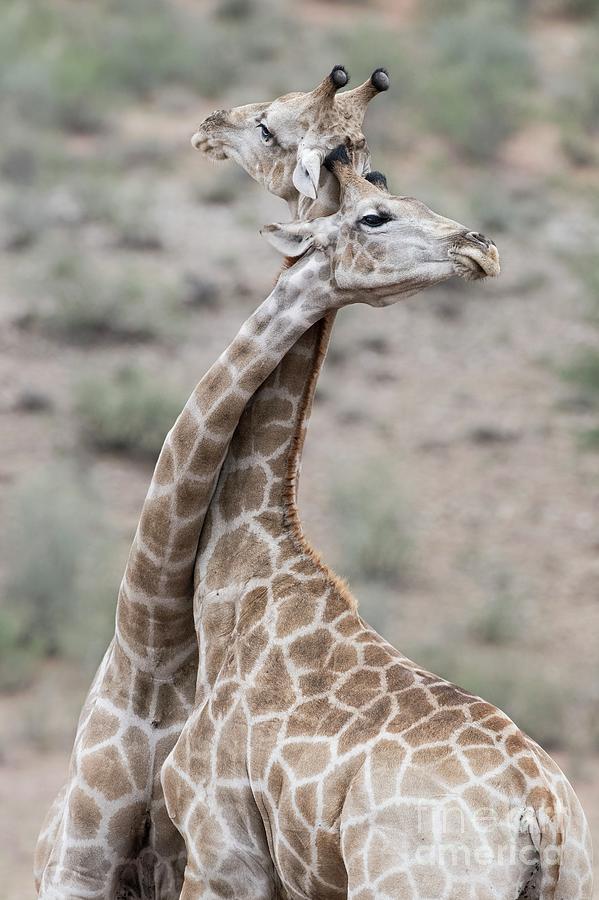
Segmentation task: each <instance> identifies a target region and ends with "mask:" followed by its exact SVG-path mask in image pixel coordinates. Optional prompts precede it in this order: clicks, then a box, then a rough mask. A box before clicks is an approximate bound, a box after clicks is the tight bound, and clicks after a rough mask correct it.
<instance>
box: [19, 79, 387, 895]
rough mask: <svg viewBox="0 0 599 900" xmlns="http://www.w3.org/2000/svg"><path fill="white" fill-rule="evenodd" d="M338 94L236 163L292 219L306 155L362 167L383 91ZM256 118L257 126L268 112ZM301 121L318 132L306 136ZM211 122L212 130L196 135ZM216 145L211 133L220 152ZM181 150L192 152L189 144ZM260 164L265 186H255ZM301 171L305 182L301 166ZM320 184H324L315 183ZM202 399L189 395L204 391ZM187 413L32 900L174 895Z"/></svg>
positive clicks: (194, 507) (194, 481) (193, 513)
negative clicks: (171, 811)
mask: <svg viewBox="0 0 599 900" xmlns="http://www.w3.org/2000/svg"><path fill="white" fill-rule="evenodd" d="M348 80H349V76H348V75H347V72H346V70H345V69H344V68H343V67H342V66H335V67H334V69H333V70H332V72H331V73H330V74H329V75H328V76H326V77H325V79H323V81H322V82H321V83H320V84H319V85H318V86H317V88H315V90H314V91H312V92H310V93H309V94H306V95H291V99H290V98H288V97H283V98H279V99H278V100H275V101H273V104H270V105H271V106H273V108H274V109H275V110H276V109H278V112H277V113H276V114H275V117H274V118H275V120H276V121H277V123H278V126H277V127H279V128H280V129H281V132H282V133H283V134H284V135H285V145H284V147H283V145H282V144H280V143H279V142H278V141H274V138H272V139H270V140H269V141H264V142H262V141H261V142H260V144H259V145H258V146H259V147H260V148H263V150H264V154H263V155H260V153H255V152H254V154H253V155H252V154H251V153H250V154H245V155H243V159H242V157H241V156H238V157H237V158H238V160H239V161H240V162H242V164H243V166H244V168H245V169H246V171H248V172H249V174H252V175H253V176H254V177H256V178H257V180H259V181H260V180H262V182H263V183H264V184H265V185H266V186H267V187H269V189H273V188H276V192H277V193H279V194H280V195H285V196H287V197H288V198H289V206H290V211H291V212H292V215H293V214H294V213H295V212H297V210H298V207H299V205H300V196H299V192H298V188H296V187H295V186H294V184H293V179H294V178H295V180H296V181H298V183H300V186H301V182H300V178H301V175H299V174H295V175H294V170H295V169H297V168H298V166H300V163H301V162H302V154H304V156H305V152H306V150H309V152H310V153H311V154H313V155H314V154H316V155H317V156H318V157H319V158H322V157H324V154H325V152H326V151H327V149H329V148H330V147H331V146H332V145H333V144H334V141H335V140H336V139H338V136H339V135H341V134H344V139H345V141H346V144H347V145H348V147H349V148H350V150H351V152H352V155H353V156H354V158H355V159H356V160H357V161H358V163H359V165H360V167H361V169H362V170H365V169H367V168H368V167H369V162H370V156H369V153H368V148H367V145H366V141H365V138H364V136H363V134H362V132H361V130H360V128H361V122H362V120H363V118H364V114H365V111H366V106H367V104H368V102H369V100H370V99H372V97H373V96H375V95H376V94H377V93H378V92H380V91H382V90H386V89H387V87H388V86H389V79H388V75H387V73H386V71H385V70H383V69H377V70H375V71H374V72H373V74H372V76H371V78H370V79H369V80H368V81H367V82H365V83H364V84H363V85H361V86H360V87H359V88H356V89H355V90H353V91H347V92H346V93H345V94H344V95H343V97H344V98H345V99H344V101H343V103H342V104H340V106H339V109H337V108H336V107H334V106H332V104H333V101H334V100H335V93H336V91H337V90H338V89H339V88H340V87H342V86H344V85H345V84H347V82H348ZM300 96H302V97H304V98H306V99H305V100H304V104H303V108H304V110H305V112H304V113H303V114H302V115H299V114H298V110H299V107H300V106H301V104H300V103H298V100H297V99H296V100H293V99H292V98H293V97H295V98H297V97H300ZM256 106H257V105H255V104H250V105H249V106H245V107H239V108H238V109H237V110H231V111H230V115H231V117H232V118H233V119H234V120H235V123H236V139H235V145H236V146H237V147H239V130H240V127H241V123H242V122H243V121H244V117H245V116H246V114H247V112H248V110H254V109H255V107H256ZM259 106H260V107H261V108H262V110H263V112H264V111H265V110H266V109H267V108H268V107H269V104H259ZM340 110H341V111H340ZM313 118H316V119H318V122H319V125H318V126H315V124H314V122H313V121H312V119H313ZM210 119H212V120H213V119H214V117H209V120H207V121H210ZM247 127H248V128H251V131H249V133H248V134H246V137H245V140H246V141H248V140H249V139H250V138H251V139H253V138H254V137H255V134H254V133H255V130H256V128H255V124H254V123H253V121H252V122H251V124H250V125H248V126H247ZM209 128H210V126H207V130H208V131H209ZM319 128H320V131H319ZM344 129H345V130H344ZM224 139H225V135H224V132H223V131H222V129H221V131H220V141H221V144H224ZM302 141H303V143H302ZM193 142H194V144H196V143H197V141H196V136H194V140H193ZM354 147H355V148H356V151H355V153H354V152H353V148H354ZM269 157H270V166H271V175H270V176H269V177H268V178H265V173H267V172H268V162H267V160H268V158H269ZM308 165H310V166H311V172H312V174H313V175H314V166H313V163H311V162H310V159H308ZM299 171H300V170H299V169H298V172H299ZM327 175H328V173H326V170H325V171H324V175H323V178H324V179H325V181H326V176H327ZM281 177H283V182H281ZM285 179H286V182H285ZM373 179H376V175H374V176H373ZM284 182H285V183H284ZM330 182H334V184H332V185H331V183H330ZM330 182H329V191H328V194H327V191H326V190H322V191H321V192H320V193H321V197H320V199H319V200H318V201H316V198H315V197H314V198H313V197H312V194H313V193H314V192H313V190H312V188H311V187H308V191H309V192H310V197H304V198H303V199H304V200H305V202H304V203H303V204H302V207H301V208H302V215H303V216H305V217H308V216H310V215H314V214H317V213H322V212H323V211H327V210H328V211H331V204H332V207H333V208H334V207H335V205H336V204H338V189H337V188H336V181H335V179H330ZM331 188H332V190H331ZM327 204H328V205H327ZM329 315H332V314H329ZM318 327H319V326H317V328H318ZM329 331H330V329H329ZM310 333H312V332H310ZM257 384H258V382H256V385H257ZM202 385H203V383H202V384H201V385H200V386H199V387H198V389H197V390H196V392H194V394H195V395H197V393H198V391H200V390H202V389H203V388H202ZM218 389H219V387H218V381H217V379H216V378H215V381H214V383H213V384H211V385H210V390H211V392H212V393H213V398H214V402H215V405H216V400H217V394H218ZM227 389H229V385H228V384H226V383H225V384H224V385H223V391H225V392H226V390H227ZM248 396H250V395H249V394H248ZM190 404H191V415H192V416H193V415H194V414H195V412H194V411H195V405H194V404H195V401H194V395H192V398H191V399H190V401H189V403H188V405H187V407H186V411H187V412H186V411H184V413H183V415H182V416H181V417H180V419H179V420H178V422H177V423H176V424H175V426H174V428H173V429H172V431H171V432H170V434H169V435H168V436H167V440H166V442H165V446H164V448H163V451H162V453H161V455H160V459H159V462H158V464H157V467H156V470H155V473H154V476H153V479H152V482H151V485H150V490H149V493H148V496H147V499H146V502H145V504H144V507H143V510H142V514H141V518H140V523H139V527H138V531H137V534H136V537H135V539H134V543H133V547H132V549H131V553H130V557H129V561H128V564H127V569H126V572H125V577H124V579H123V582H122V585H121V590H120V592H119V600H118V607H117V633H116V637H115V639H114V641H113V642H112V643H111V645H110V647H109V648H108V650H107V653H106V655H105V657H104V660H103V662H102V664H101V666H100V668H99V670H98V672H97V674H96V677H95V679H94V682H93V684H92V687H91V689H90V692H89V695H88V697H87V700H86V703H85V704H84V708H83V710H82V713H81V715H80V719H79V723H78V728H77V735H76V739H75V744H74V749H73V754H72V758H71V764H70V771H69V778H68V781H67V784H66V785H65V787H64V788H63V789H62V791H61V792H60V793H59V795H58V797H57V798H56V800H55V802H54V804H53V805H52V807H51V809H50V812H49V814H48V816H47V820H46V822H45V823H44V827H43V828H42V832H41V834H40V838H39V840H38V846H37V848H36V858H35V875H36V885H37V887H38V891H39V892H40V896H42V897H51V896H56V895H57V893H58V894H59V895H60V896H63V895H64V891H65V890H67V889H68V890H69V891H70V892H71V893H70V896H73V895H74V892H76V891H77V890H81V891H84V892H85V893H84V896H90V897H104V896H111V897H112V896H115V895H117V896H121V893H122V894H123V895H126V896H129V894H130V895H131V896H137V895H138V894H139V893H140V892H143V890H148V889H149V888H148V884H149V883H151V882H152V883H153V890H154V891H155V892H156V896H159V897H160V898H163V897H164V898H166V897H168V898H170V897H177V896H178V894H179V883H180V880H181V874H182V870H183V867H184V863H185V855H184V848H183V844H182V842H181V840H180V838H179V835H178V832H177V831H176V830H175V829H174V827H173V826H172V824H171V822H170V820H169V819H168V817H167V815H166V813H165V810H164V802H163V798H162V792H161V786H160V782H159V779H158V775H157V773H158V771H159V769H160V765H161V763H162V760H163V759H164V757H165V756H166V754H167V752H168V751H169V749H170V747H172V745H173V744H174V742H175V740H176V737H177V736H178V733H179V731H180V729H181V728H182V726H183V724H184V722H185V720H186V718H187V715H188V713H189V711H190V709H191V705H192V700H193V697H194V688H195V678H196V669H197V648H196V639H195V631H194V628H193V618H192V613H191V609H192V598H191V571H192V568H193V561H194V558H195V549H196V548H197V542H198V539H199V534H200V530H201V525H202V522H203V519H204V516H205V512H206V509H207V508H208V504H209V500H210V496H211V492H212V489H213V486H214V483H215V480H216V476H217V474H218V471H219V467H220V464H222V459H223V458H224V453H225V452H226V447H227V444H228V438H229V437H230V434H229V432H227V431H226V430H224V431H223V432H222V434H220V433H219V434H218V435H215V434H210V431H208V432H207V433H206V435H205V438H206V439H205V440H204V442H203V443H202V440H201V438H202V431H201V428H202V427H204V424H205V423H204V422H203V421H201V420H197V416H196V420H197V423H198V429H199V430H198V432H197V435H196V438H197V442H199V444H200V446H201V449H202V452H203V454H204V456H203V458H202V460H201V462H198V463H197V468H198V472H196V473H194V474H193V476H191V477H190V474H189V472H188V471H187V470H186V467H185V466H184V465H176V466H174V467H173V466H172V465H171V462H170V461H171V460H172V459H173V458H175V459H177V460H178V461H179V458H180V456H181V445H182V444H183V445H186V444H187V443H189V441H191V440H192V435H191V434H190V416H189V410H188V407H190ZM231 427H233V420H231ZM231 433H232V430H231ZM196 449H197V448H196ZM167 470H168V471H167ZM200 470H201V471H200ZM132 632H134V634H133V633H132ZM125 634H126V637H124V635H125ZM124 763H126V765H125V770H123V765H124ZM107 773H109V775H110V777H111V779H112V783H111V784H110V785H109V786H107V785H106V784H105V782H106V779H107V777H109V776H108V774H107ZM100 782H101V783H102V784H103V785H104V787H101V786H100ZM103 791H104V793H105V794H106V796H105V797H104V798H103V802H102V803H100V805H98V803H97V802H96V800H97V799H98V795H99V794H102V793H103ZM94 797H95V798H96V799H94ZM115 829H118V834H114V833H113V834H112V837H111V838H110V840H109V844H110V846H109V847H106V846H104V848H103V851H102V852H101V850H99V849H98V846H99V845H101V844H102V841H101V840H99V839H98V836H99V835H104V845H106V835H107V834H108V832H109V831H112V832H115ZM73 845H76V846H78V848H79V850H78V852H79V855H78V857H77V862H76V867H77V869H78V870H79V875H74V874H73V872H72V871H71V870H70V869H69V865H67V863H66V861H67V860H68V859H70V858H73V853H72V852H71V851H72V847H73ZM142 882H143V884H142ZM67 885H68V888H67ZM61 891H62V893H60V892H61ZM119 891H120V892H121V893H119ZM127 891H128V892H129V894H127V893H126V892H127Z"/></svg>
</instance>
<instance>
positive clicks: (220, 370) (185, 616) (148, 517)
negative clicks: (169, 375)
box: [117, 258, 332, 675]
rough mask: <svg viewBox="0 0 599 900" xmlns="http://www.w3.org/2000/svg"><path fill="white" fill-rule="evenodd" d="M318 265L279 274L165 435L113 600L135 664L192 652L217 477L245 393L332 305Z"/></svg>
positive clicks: (163, 665)
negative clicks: (197, 575)
mask: <svg viewBox="0 0 599 900" xmlns="http://www.w3.org/2000/svg"><path fill="white" fill-rule="evenodd" d="M322 265H323V263H322V260H321V259H320V260H318V259H314V258H311V259H306V260H303V261H302V262H300V263H298V264H296V266H295V267H294V268H293V272H291V271H290V272H288V273H284V275H283V276H282V277H281V278H279V280H278V281H277V284H276V285H275V288H274V290H273V291H272V293H271V294H270V296H269V297H268V298H267V299H266V300H265V301H264V303H263V304H262V305H261V306H260V307H259V308H258V309H257V310H256V312H255V313H253V315H252V316H250V318H249V319H248V320H247V322H246V323H245V324H244V325H243V326H242V328H241V330H240V331H239V333H238V335H237V337H236V338H235V339H234V341H233V342H232V343H231V345H230V346H229V347H228V348H227V350H226V351H225V352H224V353H223V354H222V355H221V357H220V358H219V359H218V360H217V362H216V363H215V364H214V366H212V367H211V369H210V370H209V371H208V373H207V374H206V375H205V376H204V378H203V379H202V381H201V382H200V383H199V385H198V386H197V387H196V389H195V391H194V392H193V394H192V395H191V397H190V399H189V401H188V402H187V404H186V406H185V409H184V410H183V412H182V414H181V416H180V417H179V419H178V420H177V422H176V423H175V425H174V426H173V429H172V430H171V432H170V433H169V435H168V436H167V439H166V441H165V444H164V447H163V449H162V451H161V453H160V456H159V459H158V463H157V466H156V470H155V472H154V476H153V478H152V483H151V485H150V490H149V492H148V495H147V497H146V500H145V503H144V506H143V510H142V514H141V518H140V522H139V526H138V529H137V532H136V535H135V539H134V542H133V546H132V549H131V553H130V556H129V560H128V563H127V568H126V572H125V576H124V578H123V582H122V585H121V589H120V592H119V600H118V605H117V643H118V644H119V646H120V647H121V648H122V649H124V650H125V653H126V655H127V656H128V657H129V658H131V659H132V661H133V662H134V664H136V665H137V666H138V667H140V668H143V669H145V670H147V671H150V672H153V673H156V671H160V672H162V673H163V674H166V675H168V673H169V672H171V671H174V670H176V669H177V668H178V667H179V666H180V665H181V664H182V663H183V662H184V661H185V660H187V659H189V657H190V656H191V655H192V654H193V653H195V652H196V646H197V644H196V639H195V632H194V625H193V612H192V600H191V598H192V593H193V567H194V561H195V558H196V553H197V548H198V540H199V536H200V533H201V531H202V526H203V524H204V520H205V517H206V512H207V510H208V508H209V506H210V501H211V499H212V495H213V492H214V488H215V485H216V481H217V478H218V475H219V472H220V470H221V466H222V464H223V462H224V460H225V457H226V454H227V449H228V447H229V443H230V441H231V438H232V436H233V434H234V432H235V429H236V427H237V424H238V422H239V419H240V416H241V415H242V413H243V410H244V408H245V406H246V404H247V403H248V401H249V399H250V398H251V397H252V396H253V395H254V393H255V392H256V391H257V390H258V388H259V387H260V385H261V384H262V383H263V382H264V380H265V379H266V378H267V377H268V376H269V375H270V374H271V373H272V371H273V370H274V369H275V368H276V366H277V365H278V363H279V362H280V360H281V359H282V358H283V356H284V355H285V354H286V353H287V351H288V350H289V349H290V348H291V347H293V345H294V344H295V342H296V341H298V339H299V338H300V337H301V336H302V334H304V332H305V331H306V330H307V329H308V328H310V326H311V325H313V324H314V322H316V321H318V319H320V318H322V316H323V315H324V314H325V313H326V312H327V311H328V310H329V309H330V308H331V306H332V303H331V296H330V288H329V285H328V283H327V281H326V280H322V279H321V278H318V277H312V278H309V276H310V275H313V276H317V274H318V271H319V270H320V269H321V268H322ZM311 268H314V270H315V271H314V272H310V271H308V270H310V269H311ZM306 284H309V286H310V287H309V289H307V290H306V289H305V285H306Z"/></svg>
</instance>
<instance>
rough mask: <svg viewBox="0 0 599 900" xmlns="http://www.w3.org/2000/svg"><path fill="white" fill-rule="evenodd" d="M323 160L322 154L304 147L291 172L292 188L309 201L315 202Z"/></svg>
mask: <svg viewBox="0 0 599 900" xmlns="http://www.w3.org/2000/svg"><path fill="white" fill-rule="evenodd" d="M323 158H324V154H323V153H321V152H320V151H318V150H311V149H308V148H307V147H305V148H303V149H302V150H300V152H299V154H298V160H297V165H296V167H295V169H294V170H293V184H294V187H295V188H296V190H298V191H299V193H300V194H303V195H304V196H305V197H309V198H310V200H316V194H317V193H318V182H319V181H320V168H321V166H322V161H323Z"/></svg>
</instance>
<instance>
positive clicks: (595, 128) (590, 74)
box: [560, 25, 599, 165]
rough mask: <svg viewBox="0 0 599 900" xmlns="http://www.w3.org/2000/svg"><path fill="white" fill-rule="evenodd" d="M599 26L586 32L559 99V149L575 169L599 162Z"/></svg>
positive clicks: (591, 27) (592, 27)
mask: <svg viewBox="0 0 599 900" xmlns="http://www.w3.org/2000/svg"><path fill="white" fill-rule="evenodd" d="M598 56H599V25H593V26H590V27H589V28H587V29H586V32H585V41H584V45H583V48H582V51H581V53H580V54H579V55H578V56H577V59H576V63H575V67H574V70H573V71H572V72H571V77H570V81H569V83H568V84H567V85H566V88H565V89H564V90H563V96H562V98H561V105H560V113H561V121H562V146H563V148H564V151H565V152H566V154H567V155H568V156H569V158H570V159H571V160H572V162H573V163H574V164H575V165H592V164H593V163H595V162H596V161H597V159H598V155H597V146H596V145H597V135H598V134H599V70H598V67H597V58H598Z"/></svg>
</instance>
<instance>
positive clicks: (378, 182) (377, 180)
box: [364, 172, 389, 191]
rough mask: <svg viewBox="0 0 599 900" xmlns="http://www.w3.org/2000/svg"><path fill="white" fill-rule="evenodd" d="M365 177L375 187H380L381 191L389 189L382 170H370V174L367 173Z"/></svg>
mask: <svg viewBox="0 0 599 900" xmlns="http://www.w3.org/2000/svg"><path fill="white" fill-rule="evenodd" d="M364 178H365V179H366V181H369V182H370V184H374V186H375V187H377V188H379V189H380V190H381V191H388V190H389V188H388V187H387V179H386V178H385V176H384V175H383V173H382V172H369V173H368V175H365V176H364Z"/></svg>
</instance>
